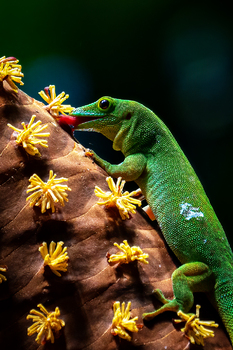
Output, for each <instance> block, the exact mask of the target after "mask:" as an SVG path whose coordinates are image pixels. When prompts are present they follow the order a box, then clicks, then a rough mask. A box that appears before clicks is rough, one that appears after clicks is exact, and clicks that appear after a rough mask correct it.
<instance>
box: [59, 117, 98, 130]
mask: <svg viewBox="0 0 233 350" xmlns="http://www.w3.org/2000/svg"><path fill="white" fill-rule="evenodd" d="M97 118H98V117H96V116H92V117H82V116H73V115H62V116H61V117H60V118H59V124H68V125H72V126H73V127H74V128H77V127H78V126H79V125H80V124H83V123H86V122H90V121H92V120H95V119H97Z"/></svg>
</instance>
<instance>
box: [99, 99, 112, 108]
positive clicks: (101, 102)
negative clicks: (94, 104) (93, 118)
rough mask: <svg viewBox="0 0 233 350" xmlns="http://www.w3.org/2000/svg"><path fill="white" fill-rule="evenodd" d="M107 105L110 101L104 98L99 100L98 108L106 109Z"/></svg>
mask: <svg viewBox="0 0 233 350" xmlns="http://www.w3.org/2000/svg"><path fill="white" fill-rule="evenodd" d="M109 105H110V103H109V101H108V100H105V99H104V100H100V101H99V108H100V109H108V107H109Z"/></svg>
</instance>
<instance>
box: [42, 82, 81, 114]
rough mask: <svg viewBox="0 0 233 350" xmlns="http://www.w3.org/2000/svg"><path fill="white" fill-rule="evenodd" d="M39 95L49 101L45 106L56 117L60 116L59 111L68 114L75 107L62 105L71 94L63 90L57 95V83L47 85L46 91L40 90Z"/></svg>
mask: <svg viewBox="0 0 233 350" xmlns="http://www.w3.org/2000/svg"><path fill="white" fill-rule="evenodd" d="M39 95H40V96H41V97H42V98H43V99H44V100H45V101H46V102H47V103H48V105H47V106H44V108H45V109H46V110H47V111H48V112H49V113H50V114H51V115H52V116H53V117H55V118H56V117H59V113H61V114H65V115H66V113H70V112H72V111H73V109H74V107H71V105H62V103H63V102H64V101H65V100H67V98H69V95H68V94H66V93H65V92H64V91H63V92H61V93H60V94H59V95H58V96H57V95H56V92H55V85H49V87H45V88H44V91H43V90H41V91H40V92H39Z"/></svg>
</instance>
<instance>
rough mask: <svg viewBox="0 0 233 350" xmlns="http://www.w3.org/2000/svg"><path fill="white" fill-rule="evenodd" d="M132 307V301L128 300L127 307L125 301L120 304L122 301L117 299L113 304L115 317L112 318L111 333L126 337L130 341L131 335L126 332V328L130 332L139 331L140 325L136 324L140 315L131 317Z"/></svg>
mask: <svg viewBox="0 0 233 350" xmlns="http://www.w3.org/2000/svg"><path fill="white" fill-rule="evenodd" d="M130 307H131V301H129V302H128V305H127V307H126V308H125V302H123V303H122V306H120V302H119V301H116V302H115V303H114V304H113V312H114V317H113V320H112V330H111V333H112V334H113V335H118V336H119V337H120V338H123V339H126V340H128V341H130V340H131V337H130V335H129V334H128V333H127V332H126V330H128V331H130V332H138V327H137V325H136V321H137V319H138V317H137V316H136V317H134V318H132V319H130Z"/></svg>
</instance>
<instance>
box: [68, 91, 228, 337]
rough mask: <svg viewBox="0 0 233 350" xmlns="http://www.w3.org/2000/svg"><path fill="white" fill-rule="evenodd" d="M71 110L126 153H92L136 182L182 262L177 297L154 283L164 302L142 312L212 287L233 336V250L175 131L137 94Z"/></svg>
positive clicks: (181, 306)
mask: <svg viewBox="0 0 233 350" xmlns="http://www.w3.org/2000/svg"><path fill="white" fill-rule="evenodd" d="M71 115H72V116H75V117H77V118H79V117H87V120H88V121H87V122H84V123H82V124H80V125H78V126H77V129H78V130H81V129H83V130H93V131H97V132H100V133H102V134H103V135H105V136H106V137H107V138H109V139H110V140H111V141H113V148H114V149H115V150H117V151H118V150H119V151H121V152H122V153H123V154H124V156H125V160H124V161H123V162H122V163H120V164H117V165H113V164H110V163H109V162H107V161H105V160H103V159H101V158H100V157H99V156H97V155H96V154H95V153H94V156H93V157H94V159H95V161H96V162H97V163H98V164H99V165H100V166H101V167H102V168H104V169H105V170H106V171H107V173H108V174H109V175H111V176H112V177H119V176H121V177H122V178H123V179H125V180H126V181H135V182H136V183H137V184H138V186H139V187H140V188H141V190H142V193H143V194H144V196H145V198H146V200H147V202H148V204H149V205H150V207H151V209H152V211H153V213H154V215H155V217H156V219H157V221H158V224H159V226H160V228H161V230H162V233H163V235H164V237H165V240H166V242H167V243H168V245H169V247H170V248H171V249H172V250H173V252H174V253H175V255H176V256H177V258H178V259H179V260H180V262H181V264H182V265H181V267H179V268H178V269H176V270H175V271H174V273H173V275H172V281H173V291H174V299H173V300H167V299H165V298H164V296H163V294H162V292H161V291H159V290H156V291H155V293H156V295H157V297H158V298H159V300H160V301H161V302H162V303H163V304H164V305H163V306H162V307H161V308H160V309H158V310H156V311H154V312H151V313H145V314H143V317H144V319H147V320H149V319H151V318H153V317H154V316H156V315H158V314H159V313H161V312H164V311H166V310H172V311H175V312H177V311H178V310H182V311H183V312H186V313H187V312H188V311H189V310H190V308H191V307H192V305H193V292H197V291H198V292H201V291H203V292H208V293H210V296H211V299H213V302H214V303H215V304H216V306H217V308H218V311H219V314H220V316H221V318H222V320H223V322H224V324H225V327H226V329H227V331H228V334H229V336H230V339H231V342H232V343H233V273H232V251H231V248H230V246H229V243H228V241H227V238H226V235H225V233H224V231H223V228H222V226H221V224H220V222H219V221H218V219H217V217H216V214H215V212H214V210H213V208H212V206H211V204H210V202H209V199H208V198H207V196H206V194H205V191H204V189H203V187H202V185H201V183H200V181H199V179H198V177H197V175H196V174H195V172H194V170H193V168H192V167H191V165H190V163H189V161H188V160H187V158H186V157H185V155H184V153H183V152H182V150H181V149H180V147H179V145H178V144H177V142H176V140H175V139H174V137H173V136H172V134H171V132H170V131H169V130H168V128H167V127H166V126H165V124H164V123H163V122H162V121H161V120H160V119H159V118H158V117H157V116H156V115H155V114H154V113H153V112H152V111H151V110H149V109H148V108H146V107H145V106H143V105H141V104H139V103H137V102H134V101H127V100H119V99H114V98H110V97H102V98H101V99H99V100H98V101H97V102H95V103H92V104H89V105H87V106H84V107H80V108H77V109H75V110H74V111H73V112H72V114H71ZM88 118H93V120H89V119H88ZM77 124H78V123H77Z"/></svg>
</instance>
